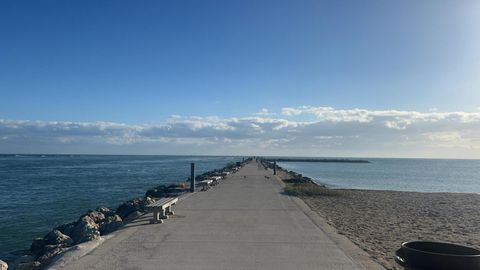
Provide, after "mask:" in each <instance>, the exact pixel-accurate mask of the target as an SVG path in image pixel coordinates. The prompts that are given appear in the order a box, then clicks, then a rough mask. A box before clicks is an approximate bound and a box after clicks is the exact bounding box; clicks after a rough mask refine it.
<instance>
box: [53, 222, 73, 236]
mask: <svg viewBox="0 0 480 270" xmlns="http://www.w3.org/2000/svg"><path fill="white" fill-rule="evenodd" d="M76 225H77V222H70V223H66V224H63V225H60V226H58V227H56V228H55V230H59V231H60V232H61V233H63V234H65V235H68V236H70V237H71V235H72V231H73V229H74V228H75V226H76Z"/></svg>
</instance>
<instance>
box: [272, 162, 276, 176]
mask: <svg viewBox="0 0 480 270" xmlns="http://www.w3.org/2000/svg"><path fill="white" fill-rule="evenodd" d="M273 175H277V161H276V160H274V161H273Z"/></svg>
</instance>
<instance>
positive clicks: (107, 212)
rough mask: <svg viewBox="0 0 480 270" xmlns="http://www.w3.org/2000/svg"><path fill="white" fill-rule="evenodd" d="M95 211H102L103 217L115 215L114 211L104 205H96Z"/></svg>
mask: <svg viewBox="0 0 480 270" xmlns="http://www.w3.org/2000/svg"><path fill="white" fill-rule="evenodd" d="M96 211H98V212H100V213H102V214H103V215H104V216H105V218H107V217H110V216H113V215H115V211H113V210H112V209H110V208H108V207H104V206H100V207H97V209H96Z"/></svg>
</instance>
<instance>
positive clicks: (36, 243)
mask: <svg viewBox="0 0 480 270" xmlns="http://www.w3.org/2000/svg"><path fill="white" fill-rule="evenodd" d="M46 245H47V240H45V239H43V238H35V239H33V241H32V244H31V245H30V251H31V252H32V254H34V255H35V256H40V255H41V254H43V253H44V251H45V246H46Z"/></svg>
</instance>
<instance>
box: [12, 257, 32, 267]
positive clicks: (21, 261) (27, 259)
mask: <svg viewBox="0 0 480 270" xmlns="http://www.w3.org/2000/svg"><path fill="white" fill-rule="evenodd" d="M34 261H35V256H32V255H22V256H18V257H17V258H15V260H14V261H13V262H12V263H10V268H11V269H18V266H19V265H22V264H24V265H27V264H30V263H32V262H34Z"/></svg>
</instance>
